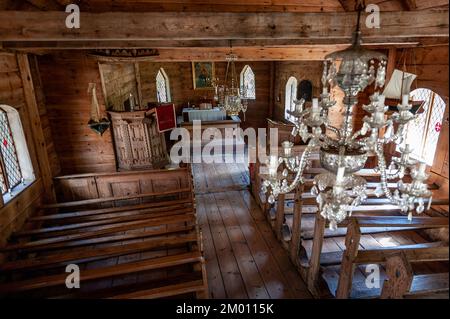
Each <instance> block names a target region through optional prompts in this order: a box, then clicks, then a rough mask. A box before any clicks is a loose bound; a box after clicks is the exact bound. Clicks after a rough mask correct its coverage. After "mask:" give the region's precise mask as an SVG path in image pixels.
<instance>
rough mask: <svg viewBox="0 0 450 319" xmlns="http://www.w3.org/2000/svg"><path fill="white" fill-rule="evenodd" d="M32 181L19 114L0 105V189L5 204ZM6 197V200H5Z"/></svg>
mask: <svg viewBox="0 0 450 319" xmlns="http://www.w3.org/2000/svg"><path fill="white" fill-rule="evenodd" d="M33 180H34V173H33V167H32V164H31V159H30V155H29V153H28V148H27V143H26V140H25V134H24V132H23V128H22V123H21V121H20V117H19V112H17V110H16V109H15V108H13V107H11V106H7V105H0V189H1V191H2V195H4V196H3V199H4V201H5V202H7V201H8V200H9V199H10V198H12V196H13V195H15V193H17V192H16V191H15V190H16V189H19V190H18V191H20V190H21V189H20V188H22V189H23V187H22V186H23V185H25V184H27V183H29V182H31V181H33ZM5 197H6V198H5Z"/></svg>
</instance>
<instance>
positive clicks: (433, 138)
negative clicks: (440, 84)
mask: <svg viewBox="0 0 450 319" xmlns="http://www.w3.org/2000/svg"><path fill="white" fill-rule="evenodd" d="M410 98H411V99H412V100H414V101H424V104H423V108H424V112H423V113H421V114H419V116H418V117H417V118H416V119H415V120H413V121H411V122H410V123H409V124H408V128H407V129H408V133H407V135H406V139H405V143H407V144H410V145H411V147H412V148H413V149H414V151H413V156H414V157H416V158H418V159H423V160H425V162H426V163H427V165H430V166H431V165H433V160H434V154H435V152H436V146H437V142H438V139H439V133H440V131H441V127H442V119H443V117H444V112H445V102H444V100H443V99H442V98H441V97H440V96H439V95H437V94H436V93H434V92H433V91H431V90H429V89H423V88H420V89H416V90H414V91H412V92H411V94H410Z"/></svg>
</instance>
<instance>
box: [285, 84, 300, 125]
mask: <svg viewBox="0 0 450 319" xmlns="http://www.w3.org/2000/svg"><path fill="white" fill-rule="evenodd" d="M297 85H298V82H297V79H296V78H295V77H293V76H291V77H290V78H289V79H288V81H287V83H286V93H285V99H284V118H285V119H286V120H288V121H293V120H294V117H293V116H291V115H290V114H288V111H293V110H294V108H295V105H294V101H295V100H296V99H297Z"/></svg>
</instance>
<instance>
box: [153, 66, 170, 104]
mask: <svg viewBox="0 0 450 319" xmlns="http://www.w3.org/2000/svg"><path fill="white" fill-rule="evenodd" d="M156 96H157V99H158V102H159V103H167V102H170V101H171V98H170V87H169V77H168V76H167V74H166V72H165V71H164V69H163V68H160V69H159V71H158V73H157V74H156Z"/></svg>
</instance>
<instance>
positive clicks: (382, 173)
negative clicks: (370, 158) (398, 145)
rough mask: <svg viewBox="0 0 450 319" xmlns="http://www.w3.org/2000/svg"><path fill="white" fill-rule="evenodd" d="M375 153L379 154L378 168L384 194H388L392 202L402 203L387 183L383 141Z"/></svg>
mask: <svg viewBox="0 0 450 319" xmlns="http://www.w3.org/2000/svg"><path fill="white" fill-rule="evenodd" d="M375 153H376V154H377V157H378V168H379V171H380V178H381V188H382V190H383V192H384V194H385V195H386V197H387V199H389V201H391V203H393V204H395V205H400V204H401V203H400V200H399V199H398V198H396V197H394V196H393V195H392V193H391V191H390V190H389V188H388V185H387V181H388V177H387V173H386V160H385V158H384V152H383V144H381V143H379V144H377V146H376V148H375Z"/></svg>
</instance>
